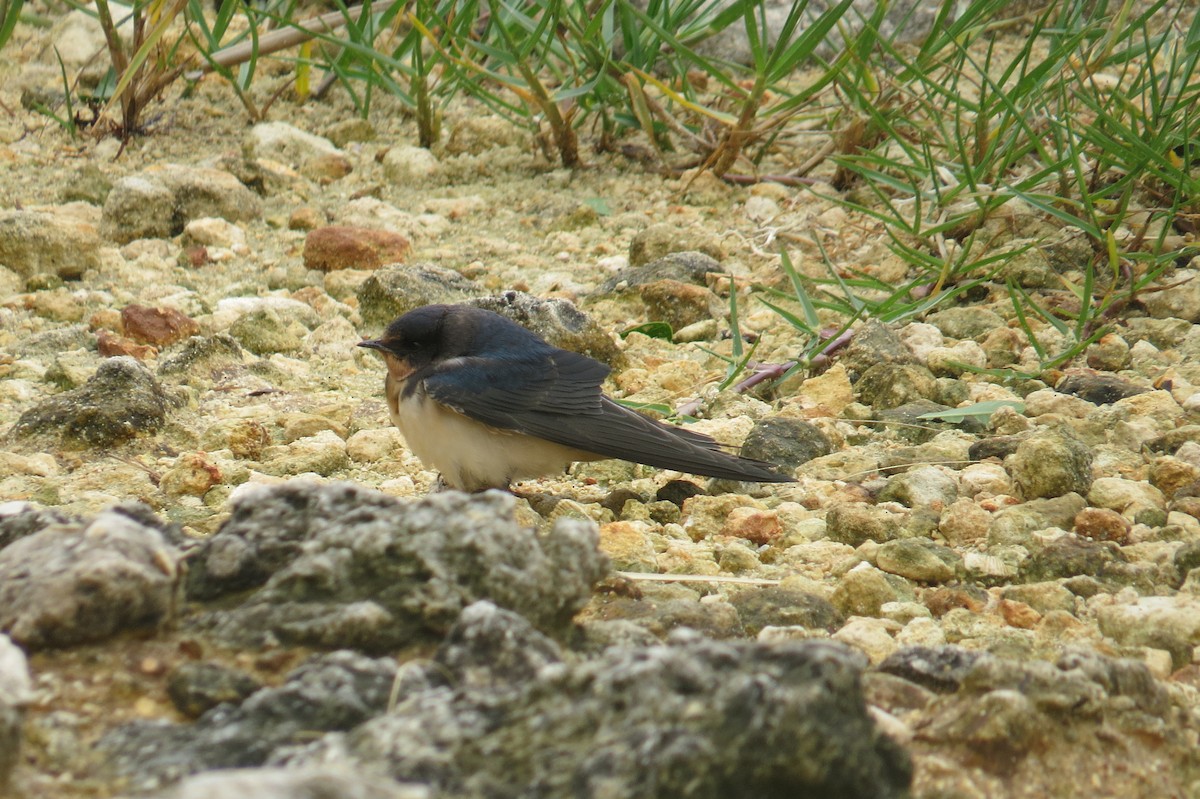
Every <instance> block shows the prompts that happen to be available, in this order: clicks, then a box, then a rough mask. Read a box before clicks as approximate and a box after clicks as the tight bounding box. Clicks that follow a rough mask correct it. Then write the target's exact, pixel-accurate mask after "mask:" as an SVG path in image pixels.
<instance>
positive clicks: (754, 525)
mask: <svg viewBox="0 0 1200 799" xmlns="http://www.w3.org/2000/svg"><path fill="white" fill-rule="evenodd" d="M721 533H722V534H723V535H729V536H734V537H735V538H744V539H746V540H747V541H749V542H750V543H752V544H759V545H762V544H769V543H771V542H772V541H774V540H775V539H777V538H779V537H780V536H781V535H783V525H781V524H780V523H779V514H777V513H776V512H775V511H773V510H758V509H756V508H734V509H733V510H732V511H730V512H729V516H727V517H726V518H725V524H724V526H723V527H722V528H721Z"/></svg>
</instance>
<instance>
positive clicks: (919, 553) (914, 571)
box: [875, 538, 962, 583]
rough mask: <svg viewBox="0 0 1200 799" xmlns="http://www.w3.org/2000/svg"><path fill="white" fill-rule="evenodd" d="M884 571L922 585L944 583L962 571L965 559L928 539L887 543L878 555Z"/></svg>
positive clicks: (880, 547) (876, 555)
mask: <svg viewBox="0 0 1200 799" xmlns="http://www.w3.org/2000/svg"><path fill="white" fill-rule="evenodd" d="M875 563H876V565H877V566H879V568H880V569H881V570H882V571H885V572H887V573H888V574H896V575H899V576H900V577H904V578H906V579H909V580H915V581H917V582H922V583H944V582H947V581H949V580H952V579H954V577H955V576H956V574H957V573H958V572H960V571H961V570H962V557H960V556H959V555H958V554H957V553H956V552H954V550H952V549H950V548H949V547H944V546H940V545H938V544H935V543H934V542H933V541H931V540H929V539H928V538H904V539H899V540H896V541H885V542H883V543H882V544H880V545H879V549H878V551H877V552H876V553H875Z"/></svg>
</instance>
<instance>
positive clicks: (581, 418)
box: [358, 305, 792, 491]
mask: <svg viewBox="0 0 1200 799" xmlns="http://www.w3.org/2000/svg"><path fill="white" fill-rule="evenodd" d="M358 346H360V347H367V348H369V349H373V350H378V351H379V352H380V353H381V354H382V355H383V359H384V361H385V362H386V364H387V379H386V381H385V383H384V387H385V391H386V394H387V402H388V410H389V411H390V412H391V417H392V422H393V423H394V424H395V425H396V427H398V428H400V432H401V433H403V434H404V438H405V441H406V442H407V443H408V447H409V449H410V450H412V452H413V454H414V455H416V456H417V457H418V458H420V459H421V461H422V463H424V464H425V465H426V466H428V467H431V468H434V469H436V470H438V471H439V472H441V476H442V482H443V483H444V484H445V485H447V486H448V487H450V488H457V489H459V490H462V491H482V490H484V489H488V488H500V489H507V488H508V487H509V485H510V484H511V483H512V482H513V481H514V480H519V479H522V478H526V477H539V476H541V475H545V474H551V473H554V472H561V471H563V470H564V469H565V468H566V466H567V465H568V464H570V463H572V462H574V461H596V460H604V459H606V458H621V459H624V460H627V461H634V462H635V463H643V464H646V465H647V466H656V467H658V468H660V469H675V470H677V471H681V472H690V473H692V474H700V475H707V476H709V477H724V478H728V479H731V480H756V481H760V482H770V483H782V482H790V481H791V480H792V478H791V477H788V476H786V475H783V474H780V473H779V472H777V471H774V468H773V467H772V465H771V464H769V463H765V462H763V461H757V460H751V459H749V458H740V457H737V456H736V455H730V454H728V453H726V452H723V451H722V450H721V449H720V445H719V444H718V443H717V442H716V441H714V440H713V439H711V438H709V437H708V436H705V435H701V434H700V433H694V432H691V431H690V430H685V429H683V428H682V427H676V426H674V425H669V424H663V423H661V422H657V421H654V420H653V419H650V418H649V417H647V416H643V415H642V414H640V413H637V412H636V411H632V410H629V409H628V408H625V407H622V406H621V405H618V404H617V403H616V402H613V401H612V400H611V399H609V398H608V397H607V396H605V395H604V393H603V391H602V390H601V388H600V384H601V383H602V382H603V381H604V378H605V377H607V376H608V373H609V368H608V367H607V366H605V365H604V364H602V363H600V362H599V361H595V360H593V359H591V358H589V357H587V356H585V355H580V354H578V353H575V352H570V351H568V350H562V349H559V348H557V347H554V346H551V345H550V344H547V343H546V342H545V341H543V340H542V339H541V338H539V337H538V336H537V335H536V334H534V333H532V332H530V331H529V330H527V329H525V328H524V327H522V326H521V325H518V324H517V323H515V322H512V321H510V320H508V319H506V318H505V317H503V316H500V315H499V314H496V313H492V312H491V311H485V310H483V309H481V308H475V307H472V306H467V305H426V306H424V307H422V308H417V309H416V310H413V311H409V312H408V313H406V314H404V315H403V316H401V317H399V318H398V319H396V320H395V321H394V322H392V323H391V324H390V325H388V328H387V330H386V331H385V332H384V334H383V337H382V338H378V339H368V340H365V341H360V342H359V344H358Z"/></svg>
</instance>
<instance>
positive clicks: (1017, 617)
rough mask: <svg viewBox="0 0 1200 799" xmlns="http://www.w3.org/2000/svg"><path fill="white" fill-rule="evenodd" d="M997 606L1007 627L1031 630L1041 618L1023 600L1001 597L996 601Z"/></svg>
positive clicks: (1040, 615)
mask: <svg viewBox="0 0 1200 799" xmlns="http://www.w3.org/2000/svg"><path fill="white" fill-rule="evenodd" d="M997 606H998V608H999V610H1000V615H1001V616H1003V617H1004V622H1005V624H1007V625H1008V626H1009V627H1019V628H1021V629H1022V630H1032V629H1033V628H1034V627H1036V626H1037V623H1038V622H1039V621H1041V620H1042V614H1040V613H1038V612H1037V611H1036V610H1034V609H1033V608H1031V607H1030V606H1029V605H1026V604H1025V603H1024V602H1017V601H1016V600H1014V599H1001V600H1000V601H999V602H998V603H997Z"/></svg>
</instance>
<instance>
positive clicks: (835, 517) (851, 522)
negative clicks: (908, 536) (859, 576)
mask: <svg viewBox="0 0 1200 799" xmlns="http://www.w3.org/2000/svg"><path fill="white" fill-rule="evenodd" d="M825 521H826V525H827V527H826V530H827V532H828V535H829V540H830V541H836V542H838V543H839V544H849V545H850V546H852V547H856V546H859V545H860V544H862V543H863V542H864V541H876V542H883V541H891V540H892V539H893V538H899V537H901V536H902V535H903V534H904V531H903V519H902V517H900V516H899V515H898V514H895V513H891V512H890V511H888V510H886V509H885V508H880V507H876V506H874V505H850V504H842V505H835V506H834V507H832V508H830V509H829V514H828V515H827V516H826V519H825Z"/></svg>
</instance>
